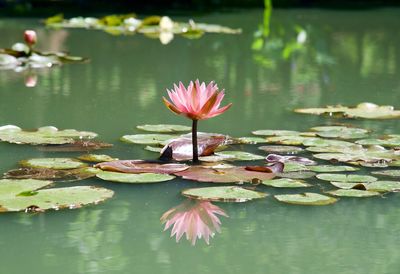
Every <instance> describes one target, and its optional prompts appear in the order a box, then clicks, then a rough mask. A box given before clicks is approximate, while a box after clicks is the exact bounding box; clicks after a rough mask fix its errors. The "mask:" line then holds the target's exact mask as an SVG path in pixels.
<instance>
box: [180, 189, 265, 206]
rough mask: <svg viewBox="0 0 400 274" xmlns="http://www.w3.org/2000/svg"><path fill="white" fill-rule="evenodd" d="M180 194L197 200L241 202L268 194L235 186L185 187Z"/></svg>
mask: <svg viewBox="0 0 400 274" xmlns="http://www.w3.org/2000/svg"><path fill="white" fill-rule="evenodd" d="M182 195H183V196H185V197H188V198H192V199H197V200H205V201H214V202H236V203H241V202H247V201H251V200H254V199H261V198H265V197H266V196H267V195H268V194H267V193H263V192H258V191H254V190H248V189H245V188H241V187H237V186H222V187H221V186H220V187H202V188H190V189H185V190H183V191H182Z"/></svg>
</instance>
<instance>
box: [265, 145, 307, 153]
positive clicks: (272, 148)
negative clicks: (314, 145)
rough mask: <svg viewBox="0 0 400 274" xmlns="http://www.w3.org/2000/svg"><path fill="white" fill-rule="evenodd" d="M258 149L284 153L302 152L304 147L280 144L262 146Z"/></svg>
mask: <svg viewBox="0 0 400 274" xmlns="http://www.w3.org/2000/svg"><path fill="white" fill-rule="evenodd" d="M258 149H260V150H263V151H266V152H268V153H279V154H281V153H283V154H296V153H299V152H302V151H303V150H304V149H302V148H301V147H296V146H278V145H269V146H261V147H259V148H258Z"/></svg>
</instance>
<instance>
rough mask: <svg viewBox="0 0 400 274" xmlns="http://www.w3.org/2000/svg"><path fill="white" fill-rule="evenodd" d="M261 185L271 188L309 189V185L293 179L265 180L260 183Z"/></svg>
mask: <svg viewBox="0 0 400 274" xmlns="http://www.w3.org/2000/svg"><path fill="white" fill-rule="evenodd" d="M261 183H262V184H263V185H266V186H272V187H309V186H311V185H309V184H307V183H305V182H304V181H302V180H294V179H273V180H265V181H262V182H261Z"/></svg>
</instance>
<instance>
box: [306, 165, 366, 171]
mask: <svg viewBox="0 0 400 274" xmlns="http://www.w3.org/2000/svg"><path fill="white" fill-rule="evenodd" d="M308 169H309V170H311V171H315V172H341V171H356V170H359V169H358V168H356V167H351V166H332V165H318V166H309V167H308Z"/></svg>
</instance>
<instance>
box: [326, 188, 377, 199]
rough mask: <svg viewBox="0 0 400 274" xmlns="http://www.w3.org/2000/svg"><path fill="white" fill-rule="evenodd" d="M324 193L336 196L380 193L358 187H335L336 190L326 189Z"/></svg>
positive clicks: (360, 196)
mask: <svg viewBox="0 0 400 274" xmlns="http://www.w3.org/2000/svg"><path fill="white" fill-rule="evenodd" d="M326 193H328V194H330V195H334V196H338V197H356V198H363V197H372V196H378V195H381V194H380V193H379V192H376V191H370V190H359V189H337V190H332V191H327V192H326Z"/></svg>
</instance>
